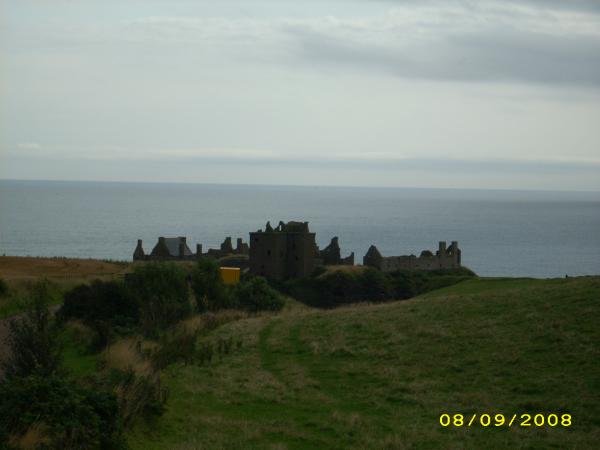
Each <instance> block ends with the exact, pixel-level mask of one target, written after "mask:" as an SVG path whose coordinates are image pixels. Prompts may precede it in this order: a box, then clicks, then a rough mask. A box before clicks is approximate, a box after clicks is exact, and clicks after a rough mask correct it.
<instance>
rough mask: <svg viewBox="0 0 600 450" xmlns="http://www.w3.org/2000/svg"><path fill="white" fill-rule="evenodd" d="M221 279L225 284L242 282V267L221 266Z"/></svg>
mask: <svg viewBox="0 0 600 450" xmlns="http://www.w3.org/2000/svg"><path fill="white" fill-rule="evenodd" d="M221 279H222V280H223V283H225V284H238V283H239V282H240V268H239V267H221Z"/></svg>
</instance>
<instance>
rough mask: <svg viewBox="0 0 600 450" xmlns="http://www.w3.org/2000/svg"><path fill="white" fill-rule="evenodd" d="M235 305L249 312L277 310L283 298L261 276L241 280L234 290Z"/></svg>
mask: <svg viewBox="0 0 600 450" xmlns="http://www.w3.org/2000/svg"><path fill="white" fill-rule="evenodd" d="M234 295H235V300H236V305H237V306H238V307H239V308H240V309H243V310H246V311H250V312H258V311H279V310H280V309H281V308H283V304H284V300H283V297H282V296H281V294H280V293H279V292H277V291H276V290H275V289H273V288H272V287H271V286H269V284H268V283H267V281H266V280H265V279H264V278H262V277H254V278H251V279H249V280H247V281H242V282H241V283H240V284H239V285H237V286H236V289H235V291H234Z"/></svg>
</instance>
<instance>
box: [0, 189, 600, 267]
mask: <svg viewBox="0 0 600 450" xmlns="http://www.w3.org/2000/svg"><path fill="white" fill-rule="evenodd" d="M280 220H283V221H290V220H297V221H308V222H309V227H310V230H311V231H314V232H316V238H317V243H318V245H319V246H320V247H321V248H324V247H325V246H326V245H327V244H328V243H329V242H330V240H331V238H332V237H334V236H338V237H339V243H340V247H341V249H342V256H346V255H348V254H350V252H354V253H355V260H356V263H357V264H359V263H362V257H363V256H364V254H365V253H366V251H367V249H368V248H369V246H371V245H376V246H377V248H378V249H379V251H380V252H381V253H382V254H383V255H384V256H394V255H408V254H416V255H419V254H420V252H421V251H422V250H424V249H429V250H432V251H435V250H436V249H437V246H438V241H442V240H445V241H447V242H448V244H449V243H450V241H458V243H459V247H460V248H461V250H462V262H463V265H465V266H467V267H469V268H470V269H472V270H474V271H475V272H476V273H477V274H479V275H481V276H494V277H502V276H518V277H537V278H548V277H564V276H566V275H568V276H576V275H597V274H600V193H598V192H548V191H508V190H505V191H500V190H497V191H493V190H459V189H412V188H356V187H305V186H302V187H299V186H257V185H225V184H223V185H217V184H177V183H173V184H166V183H116V182H71V181H64V182H63V181H7V180H0V255H2V254H5V255H16V256H27V255H29V256H44V257H53V256H65V257H77V258H99V259H111V260H131V259H132V254H133V251H134V249H135V246H136V243H137V239H142V240H143V246H144V249H145V250H146V252H150V251H151V250H152V247H153V246H154V245H155V243H156V241H157V239H158V237H159V236H165V237H175V236H186V237H187V242H188V245H189V246H190V248H191V249H192V250H193V251H195V247H196V243H201V244H202V245H203V248H204V251H206V249H208V248H219V245H220V243H221V242H222V241H223V239H224V238H225V237H226V236H231V237H232V238H233V242H234V245H235V240H236V238H238V237H242V238H243V239H244V242H247V241H248V233H249V232H251V231H256V230H258V229H264V227H265V224H266V222H267V221H270V222H271V224H272V225H273V226H276V225H277V224H278V223H279V221H280Z"/></svg>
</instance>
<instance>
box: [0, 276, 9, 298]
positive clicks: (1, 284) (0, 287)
mask: <svg viewBox="0 0 600 450" xmlns="http://www.w3.org/2000/svg"><path fill="white" fill-rule="evenodd" d="M7 295H8V284H7V283H6V281H4V280H3V279H2V278H0V297H6V296H7Z"/></svg>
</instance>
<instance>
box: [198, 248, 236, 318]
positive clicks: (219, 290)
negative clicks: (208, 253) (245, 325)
mask: <svg viewBox="0 0 600 450" xmlns="http://www.w3.org/2000/svg"><path fill="white" fill-rule="evenodd" d="M191 278H192V290H193V291H194V296H195V297H196V303H197V307H198V311H199V312H206V311H218V310H219V309H226V308H231V307H233V306H234V301H233V300H234V299H233V298H232V296H231V291H230V289H229V288H228V287H227V286H226V285H225V284H224V283H223V280H222V278H221V273H220V271H219V265H218V264H217V263H216V262H215V261H213V260H211V259H208V258H203V259H201V260H200V261H198V265H197V266H196V267H195V268H194V270H193V271H192V276H191Z"/></svg>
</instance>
